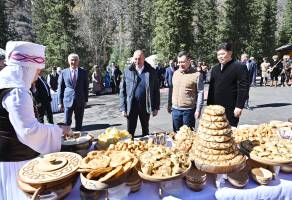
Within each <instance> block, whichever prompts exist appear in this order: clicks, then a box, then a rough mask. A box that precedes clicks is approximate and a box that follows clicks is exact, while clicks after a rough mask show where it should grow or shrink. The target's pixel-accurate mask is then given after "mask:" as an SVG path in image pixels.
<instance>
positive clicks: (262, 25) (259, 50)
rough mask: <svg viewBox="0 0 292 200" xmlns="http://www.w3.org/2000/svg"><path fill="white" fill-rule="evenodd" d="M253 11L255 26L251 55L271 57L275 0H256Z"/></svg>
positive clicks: (273, 48)
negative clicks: (255, 16) (255, 15)
mask: <svg viewBox="0 0 292 200" xmlns="http://www.w3.org/2000/svg"><path fill="white" fill-rule="evenodd" d="M255 5H256V8H255V9H254V13H256V14H257V19H256V22H257V24H256V27H255V29H253V33H254V36H253V43H252V44H253V47H254V52H252V55H253V56H255V57H256V58H257V60H261V59H262V58H263V57H266V56H267V57H271V56H272V55H273V54H274V52H275V46H276V35H275V32H276V30H277V23H276V14H277V13H276V11H277V1H276V0H257V2H256V4H255Z"/></svg>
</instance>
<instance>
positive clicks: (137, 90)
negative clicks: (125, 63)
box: [120, 50, 160, 136]
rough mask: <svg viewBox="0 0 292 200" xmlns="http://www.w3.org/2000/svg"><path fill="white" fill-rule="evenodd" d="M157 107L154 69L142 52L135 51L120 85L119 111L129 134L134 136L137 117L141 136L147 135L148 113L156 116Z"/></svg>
mask: <svg viewBox="0 0 292 200" xmlns="http://www.w3.org/2000/svg"><path fill="white" fill-rule="evenodd" d="M159 106H160V92H159V82H158V78H157V75H156V72H155V69H154V68H152V67H151V65H150V64H148V63H147V62H145V56H144V52H143V51H141V50H137V51H135V52H134V55H133V63H132V64H131V65H130V66H129V67H127V68H126V69H125V71H124V77H123V81H122V82H121V85H120V111H121V112H122V115H123V116H124V117H126V118H127V129H128V131H129V133H130V134H132V136H134V134H135V130H136V127H137V120H138V116H139V119H140V122H141V127H142V135H143V136H144V135H148V134H149V118H150V113H152V115H153V116H156V115H157V113H158V110H159Z"/></svg>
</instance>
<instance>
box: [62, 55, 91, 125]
mask: <svg viewBox="0 0 292 200" xmlns="http://www.w3.org/2000/svg"><path fill="white" fill-rule="evenodd" d="M68 63H69V65H70V67H69V68H66V69H64V70H62V72H61V74H60V76H59V81H58V95H59V107H60V108H61V109H64V123H65V124H66V125H68V126H70V125H71V123H72V114H73V112H74V115H75V130H76V131H81V128H82V121H83V115H84V108H85V105H86V102H88V76H87V71H86V70H84V69H82V68H80V67H79V56H78V55H77V54H70V55H69V56H68Z"/></svg>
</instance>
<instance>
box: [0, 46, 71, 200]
mask: <svg viewBox="0 0 292 200" xmlns="http://www.w3.org/2000/svg"><path fill="white" fill-rule="evenodd" d="M6 64H7V66H6V67H5V68H4V69H3V70H2V71H0V199H1V200H6V199H7V200H14V199H15V200H19V199H27V197H26V196H25V194H24V193H23V192H22V191H21V190H20V189H19V188H18V186H17V173H18V170H19V169H20V168H21V167H22V166H23V165H24V164H25V163H26V162H27V161H28V160H30V159H33V158H35V157H37V156H38V155H39V154H46V153H50V152H57V151H60V148H61V137H62V135H63V134H68V132H69V130H70V129H68V127H63V126H58V125H53V124H51V125H49V124H48V125H47V124H41V123H39V122H38V121H37V119H36V118H35V115H34V110H33V101H32V97H31V93H30V90H29V89H30V87H31V84H32V82H33V81H35V80H36V78H37V72H38V71H39V70H41V69H43V68H44V67H45V47H44V46H42V45H38V44H34V43H30V42H8V43H7V45H6Z"/></svg>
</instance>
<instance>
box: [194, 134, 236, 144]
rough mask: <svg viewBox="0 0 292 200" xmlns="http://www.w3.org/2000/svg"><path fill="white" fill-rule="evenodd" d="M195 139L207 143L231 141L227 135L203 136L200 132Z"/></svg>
mask: <svg viewBox="0 0 292 200" xmlns="http://www.w3.org/2000/svg"><path fill="white" fill-rule="evenodd" d="M197 137H199V138H201V139H202V140H205V141H207V142H219V143H221V142H227V141H229V140H230V139H231V137H230V136H227V135H219V136H217V135H207V134H203V133H201V132H198V133H197Z"/></svg>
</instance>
